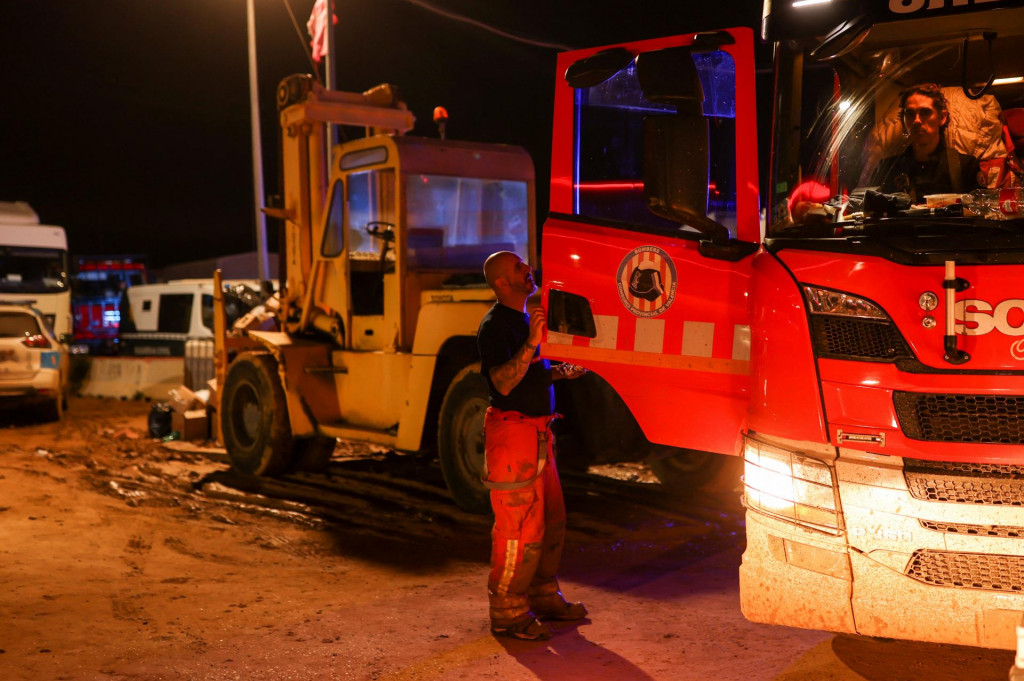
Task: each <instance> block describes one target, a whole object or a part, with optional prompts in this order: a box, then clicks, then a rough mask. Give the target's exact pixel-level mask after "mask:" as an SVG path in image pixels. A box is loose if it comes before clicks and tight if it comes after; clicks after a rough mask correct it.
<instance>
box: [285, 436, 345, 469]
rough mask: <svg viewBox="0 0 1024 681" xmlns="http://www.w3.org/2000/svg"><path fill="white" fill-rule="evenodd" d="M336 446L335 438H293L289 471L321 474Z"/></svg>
mask: <svg viewBox="0 0 1024 681" xmlns="http://www.w3.org/2000/svg"><path fill="white" fill-rule="evenodd" d="M337 444H338V440H337V439H336V438H333V437H324V436H323V435H314V436H313V437H301V438H295V445H294V446H295V449H294V450H292V465H291V470H292V471H294V472H296V473H320V472H322V471H323V470H324V469H325V468H327V464H328V463H330V461H331V457H332V456H334V447H335V445H337Z"/></svg>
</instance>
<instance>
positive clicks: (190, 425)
mask: <svg viewBox="0 0 1024 681" xmlns="http://www.w3.org/2000/svg"><path fill="white" fill-rule="evenodd" d="M171 430H176V431H178V432H179V433H181V439H182V440H208V439H209V438H210V417H209V416H208V415H207V413H206V410H205V409H190V410H188V411H178V410H177V409H175V410H174V411H173V412H172V413H171Z"/></svg>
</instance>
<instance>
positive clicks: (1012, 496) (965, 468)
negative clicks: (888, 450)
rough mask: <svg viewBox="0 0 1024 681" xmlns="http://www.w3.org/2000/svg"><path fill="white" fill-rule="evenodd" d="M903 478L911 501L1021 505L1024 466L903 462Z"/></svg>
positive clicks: (1023, 502)
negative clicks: (912, 498)
mask: <svg viewBox="0 0 1024 681" xmlns="http://www.w3.org/2000/svg"><path fill="white" fill-rule="evenodd" d="M903 477H904V478H905V479H906V481H907V489H909V490H910V494H911V496H913V497H914V498H915V499H922V500H924V501H948V502H953V503H957V504H987V505H991V506H1024V466H1009V465H1000V464H974V463H952V462H946V461H921V460H919V459H904V460H903Z"/></svg>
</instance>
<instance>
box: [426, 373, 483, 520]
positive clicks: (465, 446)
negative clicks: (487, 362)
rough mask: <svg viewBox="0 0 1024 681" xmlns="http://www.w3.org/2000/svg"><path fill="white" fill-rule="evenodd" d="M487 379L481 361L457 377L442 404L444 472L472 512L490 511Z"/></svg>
mask: <svg viewBox="0 0 1024 681" xmlns="http://www.w3.org/2000/svg"><path fill="white" fill-rule="evenodd" d="M487 406H488V400H487V381H486V380H485V379H484V377H483V376H482V375H480V364H479V363H477V364H471V365H470V366H468V367H466V368H465V369H463V370H462V371H460V372H459V373H458V375H456V376H455V379H454V380H453V381H452V383H451V385H450V386H448V392H446V393H445V396H444V401H443V402H442V403H441V418H440V422H439V424H438V433H437V448H438V458H439V459H440V460H441V472H442V473H443V474H444V481H445V483H446V484H447V485H448V491H449V492H450V493H451V495H452V498H453V499H454V500H455V503H456V504H457V505H458V506H459V508H461V509H462V510H464V511H468V512H470V513H486V512H487V511H489V510H490V508H491V504H490V494H489V493H488V491H487V488H486V487H484V485H483V483H482V482H480V475H481V474H482V473H483V467H484V412H485V411H487Z"/></svg>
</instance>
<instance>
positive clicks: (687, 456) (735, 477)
mask: <svg viewBox="0 0 1024 681" xmlns="http://www.w3.org/2000/svg"><path fill="white" fill-rule="evenodd" d="M647 464H648V465H649V466H650V467H651V471H652V472H653V473H654V475H655V477H657V478H658V481H659V482H660V483H661V484H662V485H664V486H665V487H668V488H669V489H671V490H673V491H677V492H694V491H696V490H698V489H702V490H704V491H707V492H729V491H732V490H734V489H738V488H739V485H740V476H741V475H742V465H743V457H740V456H725V455H724V454H712V453H711V452H702V451H699V450H696V449H682V448H680V447H669V446H666V445H651V448H650V450H648V456H647Z"/></svg>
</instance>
